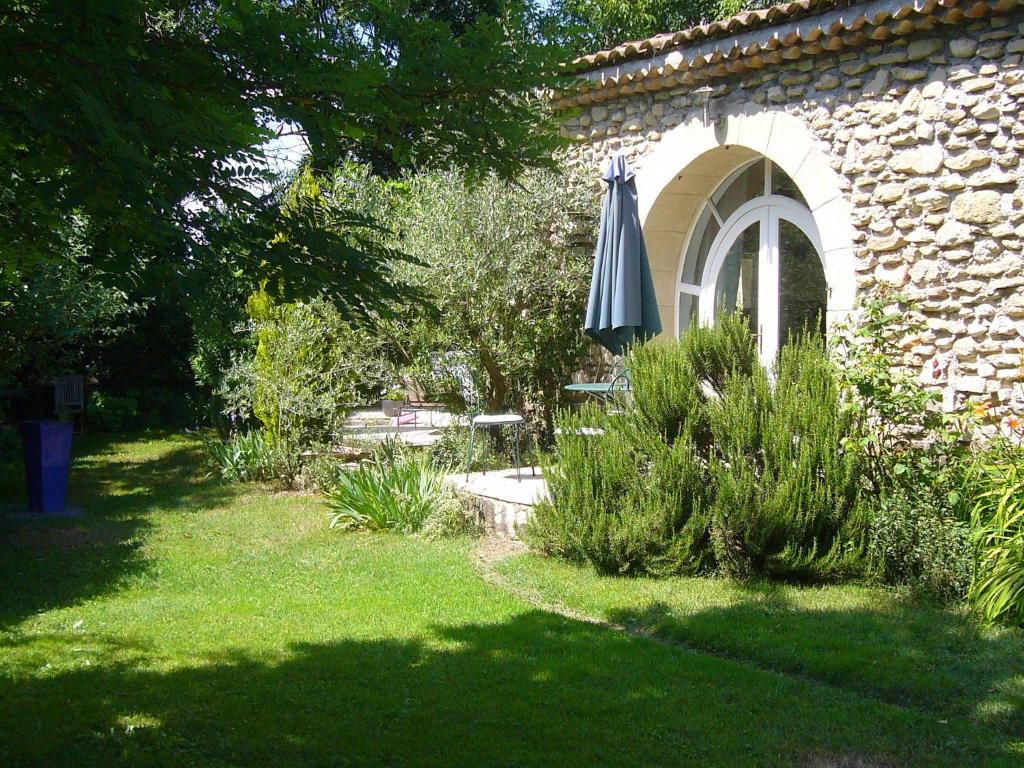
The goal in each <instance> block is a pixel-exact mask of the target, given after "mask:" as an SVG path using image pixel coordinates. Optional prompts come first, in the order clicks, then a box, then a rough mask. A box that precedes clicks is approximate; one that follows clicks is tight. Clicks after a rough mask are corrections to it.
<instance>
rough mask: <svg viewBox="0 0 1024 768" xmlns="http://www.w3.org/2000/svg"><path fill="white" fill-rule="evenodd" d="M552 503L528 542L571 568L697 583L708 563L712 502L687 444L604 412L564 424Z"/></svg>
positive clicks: (593, 410)
mask: <svg viewBox="0 0 1024 768" xmlns="http://www.w3.org/2000/svg"><path fill="white" fill-rule="evenodd" d="M558 423H559V430H560V434H559V435H558V436H557V438H556V448H557V464H554V465H552V466H550V467H545V472H544V474H545V477H546V478H547V486H548V493H549V495H550V500H546V501H543V502H541V503H540V504H538V505H537V506H536V507H535V508H534V517H533V520H532V521H531V523H530V524H529V526H528V527H527V530H526V537H527V540H528V541H529V542H530V543H531V544H533V545H534V546H537V547H538V548H540V549H541V550H542V551H544V552H547V553H549V554H553V555H557V556H559V557H564V558H566V559H568V560H571V561H573V562H589V563H591V564H593V565H594V566H595V567H596V568H598V569H599V570H600V571H602V572H605V573H618V574H642V573H678V572H683V573H695V572H699V571H701V570H703V569H704V568H705V567H706V566H707V565H708V563H709V560H708V557H707V546H706V543H707V535H706V531H707V525H708V521H707V517H706V515H707V495H706V493H705V489H706V487H707V486H706V483H705V482H704V474H705V473H704V472H703V471H702V468H701V467H700V465H699V459H698V458H697V456H696V455H695V453H694V451H693V450H692V448H691V446H690V444H689V443H688V442H687V441H686V440H685V439H681V440H677V441H676V442H675V443H674V444H673V445H668V444H667V443H665V442H664V440H663V439H662V438H661V437H660V436H659V435H658V434H657V433H656V432H654V431H653V430H651V429H649V428H643V427H638V426H637V425H636V424H634V423H630V422H628V421H627V420H626V419H624V418H618V417H615V416H611V417H609V416H607V415H605V414H604V413H602V412H601V411H600V410H599V409H598V408H597V407H593V406H592V407H587V408H584V409H582V410H581V411H580V413H579V414H562V416H561V417H560V418H559V420H558Z"/></svg>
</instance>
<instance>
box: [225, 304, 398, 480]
mask: <svg viewBox="0 0 1024 768" xmlns="http://www.w3.org/2000/svg"><path fill="white" fill-rule="evenodd" d="M248 311H249V314H250V317H251V319H252V324H253V338H254V340H255V348H254V349H252V350H251V351H250V352H249V353H247V354H245V355H242V356H240V357H238V358H236V359H235V361H234V363H233V365H232V367H231V368H230V369H229V370H228V371H226V372H225V375H224V380H223V382H222V388H221V395H222V397H223V398H224V402H225V411H226V413H228V414H229V415H230V416H231V417H234V418H241V419H242V420H243V421H245V422H251V421H252V420H255V421H257V422H258V423H259V425H260V426H261V428H262V431H263V433H264V435H265V437H266V439H267V440H269V441H271V442H273V443H276V444H278V445H279V447H280V449H281V450H282V451H283V452H284V453H285V454H287V455H288V456H289V458H290V463H289V468H290V470H291V471H292V472H293V473H294V472H295V471H297V470H298V457H299V455H300V454H301V453H302V451H303V450H305V449H308V448H313V447H316V446H322V445H331V444H333V443H335V442H337V440H338V438H339V437H340V435H341V433H342V427H343V424H344V422H345V418H346V417H347V415H348V412H349V410H350V409H351V408H352V407H353V405H355V404H357V403H358V402H360V401H365V400H367V399H368V398H370V399H376V397H377V395H378V394H379V392H380V391H381V389H382V387H383V382H384V381H386V380H387V377H388V376H390V375H391V373H392V372H391V367H390V365H389V364H388V362H387V360H386V355H385V354H384V352H383V349H382V346H383V341H381V340H380V339H378V338H377V337H376V335H375V334H374V333H372V332H370V331H368V330H363V329H358V328H356V327H354V326H353V325H351V324H349V323H347V322H345V320H343V319H342V317H341V315H340V314H339V313H338V310H337V309H336V308H335V307H334V305H333V304H331V303H330V302H329V301H327V300H325V299H313V300H311V301H307V302H301V303H294V304H277V303H275V302H274V300H273V298H272V297H271V296H270V295H269V294H268V293H267V292H266V291H262V290H261V291H259V292H257V293H255V294H253V296H252V297H250V300H249V307H248Z"/></svg>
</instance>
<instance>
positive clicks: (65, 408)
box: [53, 376, 85, 434]
mask: <svg viewBox="0 0 1024 768" xmlns="http://www.w3.org/2000/svg"><path fill="white" fill-rule="evenodd" d="M53 411H54V413H56V414H57V415H58V416H59V415H60V414H62V413H69V414H71V415H72V416H74V415H75V414H77V415H78V419H79V428H78V431H79V434H82V433H84V432H85V384H84V381H83V379H82V377H81V376H58V377H57V378H55V379H54V380H53Z"/></svg>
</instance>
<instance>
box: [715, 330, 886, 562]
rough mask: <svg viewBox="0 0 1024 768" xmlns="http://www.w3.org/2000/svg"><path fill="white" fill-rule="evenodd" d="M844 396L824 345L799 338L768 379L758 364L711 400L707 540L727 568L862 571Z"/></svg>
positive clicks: (855, 471)
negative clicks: (710, 493)
mask: <svg viewBox="0 0 1024 768" xmlns="http://www.w3.org/2000/svg"><path fill="white" fill-rule="evenodd" d="M840 399H841V398H840V389H839V385H838V383H837V380H836V374H835V371H834V369H833V366H832V363H831V362H830V361H829V359H828V356H827V353H826V351H825V348H824V344H823V343H822V342H821V340H820V339H815V338H813V337H808V336H804V337H802V338H800V339H799V340H798V341H796V342H794V343H790V344H787V345H786V346H785V347H783V349H782V351H781V353H780V356H779V363H778V366H777V370H776V381H775V382H774V385H772V384H771V383H770V382H769V378H768V375H767V372H765V371H764V370H763V369H762V368H761V367H760V366H755V367H754V368H753V369H752V371H751V373H750V375H744V374H742V373H739V372H737V373H735V374H733V375H731V376H730V377H729V378H728V379H727V380H726V381H725V383H724V390H723V392H722V396H721V398H720V399H715V400H712V401H711V402H710V404H709V414H710V421H711V431H712V434H713V437H714V446H715V450H714V454H713V456H712V459H711V474H712V478H713V483H714V486H715V488H716V494H715V502H714V514H713V516H712V520H713V522H712V541H713V544H714V550H715V557H716V560H717V562H718V564H719V567H720V568H721V569H722V570H723V571H725V572H726V573H729V574H731V575H735V576H740V577H748V576H752V575H755V574H756V575H766V576H776V577H784V578H823V577H833V576H836V575H840V574H847V573H848V572H850V571H851V570H852V571H854V572H856V571H857V570H858V569H859V567H860V564H861V563H862V555H863V541H864V538H865V535H866V529H865V528H864V525H863V521H862V518H861V515H860V514H859V511H858V500H859V482H860V462H859V456H858V455H857V454H856V453H853V452H846V451H844V449H843V446H844V442H845V441H846V439H847V438H848V437H849V436H850V434H851V429H852V426H853V419H852V416H851V414H850V413H849V411H847V410H844V409H843V408H842V407H841V402H840Z"/></svg>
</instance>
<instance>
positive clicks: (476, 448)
mask: <svg viewBox="0 0 1024 768" xmlns="http://www.w3.org/2000/svg"><path fill="white" fill-rule="evenodd" d="M427 452H428V453H429V454H430V458H431V461H433V462H434V464H435V466H437V467H440V468H441V469H445V470H447V471H449V472H465V471H466V456H467V455H468V453H469V428H468V427H466V426H464V425H462V424H452V425H450V426H447V427H445V428H444V429H442V430H441V435H440V437H439V439H438V440H437V441H436V442H434V443H431V445H430V447H429V448H428V449H427ZM511 463H512V461H511V458H510V457H508V456H506V455H504V454H503V453H502V452H501V451H500V450H499V449H498V445H497V443H496V441H495V440H494V438H493V437H492V430H490V429H480V430H477V432H476V435H475V437H474V439H473V463H472V464H471V465H470V469H471V470H472V471H474V472H476V471H480V470H488V469H501V468H504V467H508V466H510V465H511Z"/></svg>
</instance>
